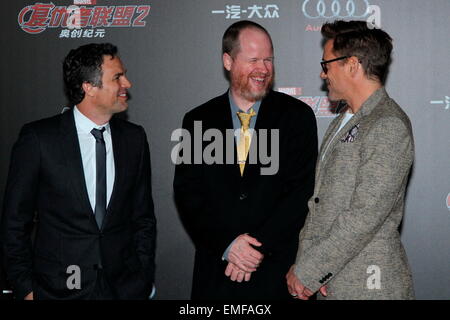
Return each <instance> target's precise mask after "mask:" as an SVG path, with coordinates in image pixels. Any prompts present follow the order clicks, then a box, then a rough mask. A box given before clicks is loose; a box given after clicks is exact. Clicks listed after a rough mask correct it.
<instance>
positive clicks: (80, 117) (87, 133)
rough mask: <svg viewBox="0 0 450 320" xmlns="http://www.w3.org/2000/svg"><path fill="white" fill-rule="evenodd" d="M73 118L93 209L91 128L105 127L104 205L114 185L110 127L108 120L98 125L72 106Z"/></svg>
mask: <svg viewBox="0 0 450 320" xmlns="http://www.w3.org/2000/svg"><path fill="white" fill-rule="evenodd" d="M73 115H74V118H75V127H76V129H77V135H78V141H79V142H80V151H81V160H82V161H83V171H84V179H85V181H86V189H87V192H88V195H89V202H90V203H91V207H92V211H93V212H94V211H95V187H96V186H95V184H96V180H97V178H96V177H97V176H96V174H97V170H96V161H95V159H96V157H95V138H94V136H93V135H92V133H91V130H92V129H94V128H96V129H101V128H103V127H105V131H104V132H103V138H104V140H105V147H106V205H108V204H109V200H110V199H111V193H112V189H113V185H114V177H115V167H114V154H113V147H112V139H111V128H110V126H109V122H108V123H106V124H104V125H102V126H99V125H97V124H96V123H95V122H93V121H92V120H90V119H89V118H87V117H86V116H85V115H84V114H82V113H81V112H80V110H78V108H77V107H76V106H75V107H74V108H73Z"/></svg>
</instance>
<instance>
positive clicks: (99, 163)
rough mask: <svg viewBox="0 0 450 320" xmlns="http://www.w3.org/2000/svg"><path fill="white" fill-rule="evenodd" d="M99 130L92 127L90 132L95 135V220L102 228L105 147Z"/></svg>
mask: <svg viewBox="0 0 450 320" xmlns="http://www.w3.org/2000/svg"><path fill="white" fill-rule="evenodd" d="M104 131H105V128H104V127H103V128H102V129H101V130H98V129H92V130H91V133H92V135H93V136H94V137H95V159H96V171H97V179H96V183H95V210H94V214H95V221H97V225H98V227H99V229H101V228H102V224H103V218H104V217H105V215H106V147H105V140H104V139H103V132H104Z"/></svg>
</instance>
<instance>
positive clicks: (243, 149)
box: [237, 108, 256, 176]
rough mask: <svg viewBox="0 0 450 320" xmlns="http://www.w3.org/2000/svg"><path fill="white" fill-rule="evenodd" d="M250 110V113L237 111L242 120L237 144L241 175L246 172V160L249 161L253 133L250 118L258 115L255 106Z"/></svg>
mask: <svg viewBox="0 0 450 320" xmlns="http://www.w3.org/2000/svg"><path fill="white" fill-rule="evenodd" d="M249 111H250V112H249V113H245V112H237V116H238V118H239V120H240V121H241V131H240V133H239V143H238V145H237V155H238V163H239V169H240V170H241V176H242V175H243V174H244V168H245V162H246V161H247V155H248V151H249V150H250V143H251V142H252V134H251V132H250V130H249V127H250V120H251V118H252V117H253V116H256V112H255V111H254V110H253V108H250V110H249Z"/></svg>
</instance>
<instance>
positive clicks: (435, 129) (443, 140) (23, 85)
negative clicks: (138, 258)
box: [0, 0, 450, 299]
mask: <svg viewBox="0 0 450 320" xmlns="http://www.w3.org/2000/svg"><path fill="white" fill-rule="evenodd" d="M37 2H38V1H32V0H27V1H25V0H15V1H7V2H5V3H4V4H3V5H4V6H6V7H4V9H3V10H2V11H1V18H2V19H0V23H1V25H0V26H1V30H3V32H2V44H3V45H2V48H3V50H2V53H1V58H2V59H1V62H0V63H1V70H2V72H1V76H0V77H1V85H0V93H1V94H0V106H1V111H0V114H1V117H0V143H1V149H0V152H1V156H0V192H1V193H2V194H3V192H4V187H5V182H6V176H7V170H8V165H9V154H10V151H11V147H12V144H13V143H14V141H15V140H16V139H17V135H18V133H19V129H20V127H21V126H22V125H23V124H24V123H26V122H29V121H32V120H35V119H39V118H43V117H47V116H50V115H53V114H56V113H58V112H60V110H61V108H62V107H63V106H64V105H65V98H64V95H63V91H62V81H61V79H62V75H61V62H62V60H63V59H64V56H65V55H66V54H67V52H68V51H69V50H70V49H71V48H74V47H77V46H79V45H81V44H84V43H88V42H93V41H95V42H103V41H109V42H112V43H114V44H116V45H118V46H119V50H120V53H121V56H122V59H123V62H124V64H125V66H126V68H127V69H128V76H129V78H130V80H131V81H132V83H133V87H132V88H131V90H130V92H131V95H132V99H131V101H130V104H129V105H130V108H129V111H128V113H127V114H128V118H129V120H130V121H133V122H135V123H138V124H141V125H143V126H144V128H145V129H146V131H147V134H148V136H149V141H150V147H151V152H152V155H151V158H152V170H153V196H154V200H155V208H156V215H157V218H158V251H157V274H156V276H157V289H158V299H187V298H188V297H189V293H190V288H191V276H192V268H193V246H192V243H191V241H190V239H189V238H188V236H187V235H186V232H185V231H184V229H183V226H182V225H181V223H180V220H179V217H178V213H177V211H176V209H175V207H174V203H173V196H172V179H173V172H174V166H173V164H172V162H171V159H170V153H171V149H172V147H173V146H174V145H175V143H173V142H171V141H170V136H171V133H172V131H173V130H174V129H176V128H178V127H180V125H181V120H182V117H183V115H184V113H185V112H186V111H188V110H190V109H191V108H193V107H195V106H197V105H199V104H201V103H203V102H205V101H207V100H208V99H211V98H212V97H214V96H217V95H219V94H221V93H223V92H224V91H225V90H226V89H227V82H226V79H225V77H224V74H223V68H222V65H221V53H220V46H221V42H220V41H221V37H222V34H223V32H224V31H225V29H226V28H227V27H228V26H229V25H230V24H231V23H233V22H235V21H237V20H238V19H248V18H249V16H251V19H252V20H254V21H256V22H258V23H261V24H262V25H263V26H265V27H266V28H267V29H268V31H269V32H270V33H271V35H272V37H273V41H274V46H275V56H276V64H275V65H276V83H275V89H279V90H281V91H285V92H289V93H291V94H293V95H294V96H296V97H298V98H300V99H302V100H304V101H306V102H308V103H310V105H311V106H312V108H313V109H314V110H315V112H316V115H317V119H318V126H319V138H320V139H321V138H322V136H323V134H324V131H325V130H326V128H327V126H328V124H329V123H330V121H331V120H332V117H330V114H328V113H327V112H326V111H327V106H328V104H327V99H326V92H324V91H323V90H321V87H322V82H321V80H320V78H319V72H320V65H319V61H320V59H321V56H322V49H321V37H320V32H318V31H317V30H318V29H319V28H320V25H321V24H322V23H324V22H325V21H329V20H332V18H328V19H326V18H321V17H318V18H313V17H314V16H315V15H317V14H318V13H319V14H320V13H323V14H324V15H332V10H331V9H332V8H333V7H332V6H333V2H334V3H335V4H334V8H335V12H336V15H342V16H343V15H348V12H347V11H345V10H344V9H345V8H347V6H349V8H350V9H351V8H352V5H354V8H355V12H354V13H353V15H356V16H357V15H360V13H361V12H364V10H365V9H366V7H365V6H366V5H367V4H370V5H377V6H379V8H380V11H381V25H382V27H383V28H384V29H385V30H386V31H388V32H389V33H390V34H391V36H392V37H393V38H394V60H393V63H392V66H391V72H390V75H389V78H388V81H387V89H388V91H389V92H390V94H391V96H392V97H393V98H394V99H395V100H396V101H397V102H398V103H399V104H400V105H401V106H402V107H403V108H404V110H405V111H406V113H407V114H408V115H409V116H410V118H411V121H412V124H413V129H414V136H415V142H416V162H415V165H414V171H413V174H412V177H411V181H410V185H409V189H408V196H407V207H406V216H405V219H404V222H403V228H402V239H403V242H404V244H405V247H406V250H407V253H408V256H409V259H410V263H411V267H412V270H413V275H414V281H415V285H416V293H417V297H418V298H420V299H448V298H450V278H449V277H448V276H447V274H448V270H449V267H450V250H449V249H450V235H449V232H448V230H449V228H450V212H449V207H448V204H447V202H446V200H447V198H448V195H449V192H450V182H449V181H450V179H449V178H450V174H449V173H450V169H449V160H448V159H450V143H449V140H450V139H449V136H450V135H449V124H448V119H449V115H450V101H449V100H450V98H449V97H448V96H450V86H449V83H450V81H449V75H448V70H450V62H449V61H450V60H449V59H448V56H449V55H448V53H449V52H450V43H449V42H448V41H447V40H448V34H449V33H450V21H449V20H448V13H449V12H450V2H449V1H448V0H433V1H427V2H424V1H421V0H396V1H388V0H353V1H348V0H340V1H333V0H322V1H320V0H283V1H281V0H268V1H260V0H258V1H257V0H237V1H218V0H214V1H213V0H211V1H206V0H204V1H199V0H198V1H176V0H164V1H161V0H160V1H139V0H127V1H125V0H111V1H106V0H97V3H96V6H116V7H119V6H123V5H137V6H140V5H150V6H151V10H150V13H149V15H148V16H146V17H145V19H144V20H145V22H146V26H145V27H140V28H138V27H135V28H133V27H130V28H121V27H119V28H111V27H96V28H94V30H98V29H104V30H105V35H104V38H91V39H90V38H83V37H81V38H70V37H69V38H60V35H61V32H62V30H63V29H65V28H62V27H55V28H46V29H45V30H44V31H43V32H41V33H39V34H28V33H26V32H24V31H23V30H22V29H21V27H20V26H19V24H18V14H19V12H20V11H21V10H22V9H23V8H25V7H27V6H30V5H34V4H35V3H37ZM40 2H41V3H50V1H45V0H41V1H40ZM52 2H53V4H55V5H56V6H68V5H71V4H73V1H56V0H54V1H52ZM305 2H306V4H305ZM319 3H323V7H320V6H321V5H320V4H319ZM303 4H305V12H303V11H302V6H303ZM318 4H319V9H320V8H325V11H324V12H321V11H320V10H318V11H317V8H318V7H317V5H318ZM227 6H228V7H227ZM338 6H340V12H337V10H336V9H337V8H338ZM90 7H93V6H90ZM116 10H117V8H116ZM136 16H137V15H134V18H135V17H136ZM26 18H27V16H26V17H24V19H25V21H26ZM366 18H367V17H364V18H362V19H366ZM360 19H361V18H360ZM0 199H1V200H0V201H3V199H2V197H0ZM1 204H2V202H1V203H0V205H1Z"/></svg>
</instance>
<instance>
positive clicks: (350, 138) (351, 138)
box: [341, 123, 359, 143]
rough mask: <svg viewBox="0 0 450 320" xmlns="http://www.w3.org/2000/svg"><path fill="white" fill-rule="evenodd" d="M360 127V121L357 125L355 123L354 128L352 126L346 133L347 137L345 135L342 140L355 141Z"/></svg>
mask: <svg viewBox="0 0 450 320" xmlns="http://www.w3.org/2000/svg"><path fill="white" fill-rule="evenodd" d="M358 129H359V123H358V124H357V125H355V126H354V127H353V128H351V129H350V130H349V131H348V132H347V134H346V135H345V137H343V138H342V139H341V142H346V143H348V142H353V141H355V139H356V135H357V134H358Z"/></svg>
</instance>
